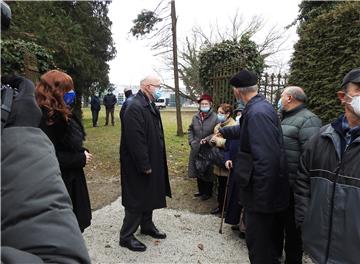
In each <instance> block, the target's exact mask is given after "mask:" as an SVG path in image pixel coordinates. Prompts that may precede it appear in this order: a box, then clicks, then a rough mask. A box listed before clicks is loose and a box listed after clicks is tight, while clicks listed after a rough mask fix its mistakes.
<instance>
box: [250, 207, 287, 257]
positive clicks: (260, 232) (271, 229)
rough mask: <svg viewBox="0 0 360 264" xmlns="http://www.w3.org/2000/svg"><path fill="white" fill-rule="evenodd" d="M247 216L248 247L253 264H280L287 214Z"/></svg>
mask: <svg viewBox="0 0 360 264" xmlns="http://www.w3.org/2000/svg"><path fill="white" fill-rule="evenodd" d="M245 214H246V220H245V223H246V235H245V238H246V245H247V248H248V251H249V259H250V262H251V263H252V264H278V263H280V261H279V259H280V257H281V255H282V245H283V230H284V229H283V228H284V218H285V212H279V213H269V214H265V213H256V212H248V210H245Z"/></svg>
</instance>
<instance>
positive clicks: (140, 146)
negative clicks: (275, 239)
mask: <svg viewBox="0 0 360 264" xmlns="http://www.w3.org/2000/svg"><path fill="white" fill-rule="evenodd" d="M121 124H122V126H123V127H122V134H121V144H120V163H121V187H122V204H123V206H124V207H125V208H126V209H128V210H133V211H137V212H145V211H151V210H153V209H157V208H164V207H166V198H165V197H166V196H169V197H171V190H170V183H169V176H168V167H167V161H166V151H165V141H164V131H163V126H162V122H161V117H160V112H159V111H158V110H157V109H156V107H155V104H152V103H150V102H149V100H148V98H147V97H146V96H145V95H144V94H143V93H142V92H141V91H139V92H138V93H137V94H136V96H134V97H133V99H132V100H131V102H130V103H129V104H128V106H127V108H126V111H125V113H124V115H123V118H122V120H121ZM149 169H151V171H152V172H151V173H150V174H144V171H146V170H149Z"/></svg>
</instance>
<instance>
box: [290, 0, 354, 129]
mask: <svg viewBox="0 0 360 264" xmlns="http://www.w3.org/2000/svg"><path fill="white" fill-rule="evenodd" d="M309 11H311V10H309ZM316 11H317V13H316V16H313V17H310V18H309V19H304V20H303V21H301V22H300V26H299V28H298V34H299V37H300V38H299V41H298V42H297V43H296V45H295V46H294V48H295V52H294V54H293V57H292V60H291V72H290V74H291V75H290V79H289V84H292V85H298V86H301V87H303V88H304V90H305V92H306V94H307V96H308V98H309V101H308V106H309V108H310V109H312V110H313V111H314V112H315V113H316V114H317V115H319V116H320V118H321V119H322V120H323V122H324V123H327V122H329V121H331V120H333V119H335V118H336V117H337V116H338V115H339V114H340V113H341V112H342V110H343V108H342V107H341V105H340V103H339V101H338V99H337V97H336V92H337V91H338V90H339V89H340V85H341V82H342V79H343V77H344V76H345V74H346V73H347V72H348V71H350V70H351V69H353V68H356V67H359V66H360V2H358V1H349V2H339V3H338V4H334V5H333V6H331V8H329V5H327V6H326V8H325V9H324V11H323V12H320V11H321V8H319V7H317V10H316Z"/></svg>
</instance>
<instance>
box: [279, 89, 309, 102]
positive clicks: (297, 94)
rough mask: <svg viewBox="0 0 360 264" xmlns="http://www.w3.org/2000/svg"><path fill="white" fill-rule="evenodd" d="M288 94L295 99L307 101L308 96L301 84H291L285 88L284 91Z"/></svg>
mask: <svg viewBox="0 0 360 264" xmlns="http://www.w3.org/2000/svg"><path fill="white" fill-rule="evenodd" d="M284 92H285V93H286V94H288V95H291V96H292V97H293V98H295V100H297V101H300V102H303V103H305V102H306V101H307V96H306V94H305V92H304V90H303V89H302V88H301V87H299V86H289V87H286V88H285V91H284Z"/></svg>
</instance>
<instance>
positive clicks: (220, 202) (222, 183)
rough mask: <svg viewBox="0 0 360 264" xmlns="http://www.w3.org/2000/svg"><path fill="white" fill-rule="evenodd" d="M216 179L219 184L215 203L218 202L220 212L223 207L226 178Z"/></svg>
mask: <svg viewBox="0 0 360 264" xmlns="http://www.w3.org/2000/svg"><path fill="white" fill-rule="evenodd" d="M217 179H218V183H219V185H218V196H217V201H218V205H219V209H220V210H222V208H223V206H224V199H225V190H226V183H227V177H224V176H217ZM225 209H226V208H225Z"/></svg>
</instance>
